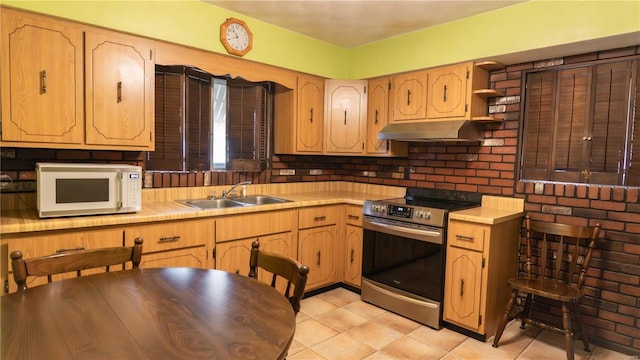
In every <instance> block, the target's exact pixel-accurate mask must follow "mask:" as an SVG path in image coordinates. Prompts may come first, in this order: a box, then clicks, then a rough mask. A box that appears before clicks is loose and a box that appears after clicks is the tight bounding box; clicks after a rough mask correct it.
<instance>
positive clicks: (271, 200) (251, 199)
mask: <svg viewBox="0 0 640 360" xmlns="http://www.w3.org/2000/svg"><path fill="white" fill-rule="evenodd" d="M233 200H234V201H237V202H241V203H245V204H251V205H267V204H280V203H286V202H291V200H287V199H281V198H277V197H274V196H267V195H249V196H245V197H238V198H234V199H233Z"/></svg>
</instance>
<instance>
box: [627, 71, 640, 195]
mask: <svg viewBox="0 0 640 360" xmlns="http://www.w3.org/2000/svg"><path fill="white" fill-rule="evenodd" d="M632 75H633V76H632V79H633V81H632V85H633V86H632V90H633V91H632V93H631V94H632V99H633V101H632V103H631V104H632V105H631V114H630V117H631V118H632V119H633V125H634V126H632V128H631V141H630V143H631V145H630V148H631V149H630V151H629V155H630V156H629V159H630V160H629V171H628V176H627V181H626V182H627V185H629V186H640V60H636V61H634V62H633V66H632Z"/></svg>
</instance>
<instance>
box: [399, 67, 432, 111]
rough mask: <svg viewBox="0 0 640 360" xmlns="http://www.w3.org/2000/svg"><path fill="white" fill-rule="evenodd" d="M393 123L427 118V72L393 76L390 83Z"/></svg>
mask: <svg viewBox="0 0 640 360" xmlns="http://www.w3.org/2000/svg"><path fill="white" fill-rule="evenodd" d="M391 92H392V94H393V95H392V97H391V100H392V101H391V104H392V113H393V121H394V122H395V121H403V120H420V119H425V118H426V117H427V107H426V101H427V71H426V70H422V71H415V72H410V73H405V74H399V75H395V76H394V77H393V82H392V88H391Z"/></svg>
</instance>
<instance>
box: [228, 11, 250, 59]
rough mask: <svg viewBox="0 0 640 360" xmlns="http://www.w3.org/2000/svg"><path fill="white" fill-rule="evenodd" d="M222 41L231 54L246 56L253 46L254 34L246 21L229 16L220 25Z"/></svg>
mask: <svg viewBox="0 0 640 360" xmlns="http://www.w3.org/2000/svg"><path fill="white" fill-rule="evenodd" d="M220 41H221V42H222V45H224V48H225V49H226V50H227V52H228V53H229V54H233V55H238V56H244V55H245V54H246V53H248V52H249V50H251V47H252V46H253V34H252V33H251V30H249V27H248V26H247V24H246V23H245V22H244V21H242V20H238V19H234V18H229V19H227V21H225V22H223V23H222V25H220Z"/></svg>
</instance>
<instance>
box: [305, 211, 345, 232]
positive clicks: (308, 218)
mask: <svg viewBox="0 0 640 360" xmlns="http://www.w3.org/2000/svg"><path fill="white" fill-rule="evenodd" d="M338 209H339V207H337V206H315V207H310V208H306V209H300V210H299V213H298V229H307V228H313V227H318V226H326V225H334V224H336V223H337V220H338V215H339V214H340V211H338Z"/></svg>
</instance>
